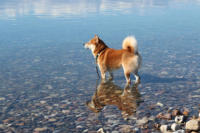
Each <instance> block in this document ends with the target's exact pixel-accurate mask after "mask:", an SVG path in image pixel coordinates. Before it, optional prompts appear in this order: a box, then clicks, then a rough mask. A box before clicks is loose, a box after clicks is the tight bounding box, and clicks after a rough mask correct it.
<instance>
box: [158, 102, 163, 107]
mask: <svg viewBox="0 0 200 133" xmlns="http://www.w3.org/2000/svg"><path fill="white" fill-rule="evenodd" d="M156 105H157V106H160V107H163V106H164V105H163V104H162V103H161V102H157V103H156Z"/></svg>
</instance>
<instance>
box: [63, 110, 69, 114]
mask: <svg viewBox="0 0 200 133" xmlns="http://www.w3.org/2000/svg"><path fill="white" fill-rule="evenodd" d="M62 113H64V114H68V113H70V110H62Z"/></svg>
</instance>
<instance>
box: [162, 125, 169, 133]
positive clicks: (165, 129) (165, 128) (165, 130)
mask: <svg viewBox="0 0 200 133" xmlns="http://www.w3.org/2000/svg"><path fill="white" fill-rule="evenodd" d="M167 130H168V126H167V125H161V126H160V131H161V132H162V133H166V132H167Z"/></svg>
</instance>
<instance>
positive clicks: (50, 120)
mask: <svg viewBox="0 0 200 133" xmlns="http://www.w3.org/2000/svg"><path fill="white" fill-rule="evenodd" d="M48 121H49V122H55V121H56V119H55V118H51V119H49V120H48Z"/></svg>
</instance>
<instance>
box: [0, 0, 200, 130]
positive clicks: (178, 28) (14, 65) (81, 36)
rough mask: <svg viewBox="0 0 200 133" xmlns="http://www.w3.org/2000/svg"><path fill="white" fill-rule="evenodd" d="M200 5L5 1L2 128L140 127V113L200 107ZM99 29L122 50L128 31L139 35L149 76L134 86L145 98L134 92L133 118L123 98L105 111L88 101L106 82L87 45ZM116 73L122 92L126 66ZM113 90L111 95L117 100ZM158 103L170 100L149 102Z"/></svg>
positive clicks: (0, 15)
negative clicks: (126, 114)
mask: <svg viewBox="0 0 200 133" xmlns="http://www.w3.org/2000/svg"><path fill="white" fill-rule="evenodd" d="M199 12H200V2H199V1H198V0H195V1H189V0H184V1H176V0H166V1H162V0H142V1H139V0H134V1H129V0H125V1H120V0H101V1H96V0H93V1H89V0H84V1H81V0H75V1H70V0H59V1H53V0H42V1H41V0H29V1H27V0H18V1H17V0H3V1H0V131H1V132H8V131H13V132H33V131H37V130H39V129H38V128H42V129H43V131H44V132H88V131H97V130H98V129H99V128H103V129H104V130H105V131H109V132H111V131H121V130H123V127H124V126H125V127H127V126H130V127H131V129H135V128H136V127H138V126H137V123H136V120H137V119H140V118H142V117H144V116H148V117H149V116H155V115H156V114H157V113H159V112H162V111H165V110H167V109H168V108H170V107H172V108H180V109H182V108H183V107H186V108H188V109H189V110H190V112H191V113H190V115H195V114H197V110H198V106H199V105H198V104H199V100H200V64H199V59H200V52H199V51H200V45H199V44H200V32H199V31H200V27H199V24H200V15H199ZM95 34H97V35H99V36H100V38H101V39H103V40H104V41H105V43H106V44H107V45H108V46H110V47H112V48H116V49H120V48H121V43H122V41H123V39H124V38H125V37H126V36H128V35H134V36H135V37H136V39H137V40H138V45H139V51H140V53H141V55H142V58H143V65H142V69H141V71H140V72H139V74H140V75H141V78H142V79H141V84H140V85H139V86H138V91H133V92H134V94H138V95H140V96H141V97H140V101H142V102H139V104H138V103H137V104H136V102H135V100H134V98H135V95H132V93H131V94H129V93H127V94H129V95H130V96H131V98H132V99H131V98H130V99H131V101H132V102H131V101H130V99H129V101H128V102H129V103H134V104H130V105H135V106H130V108H132V110H133V111H135V112H134V113H132V116H131V117H130V118H129V120H127V119H124V117H123V111H122V109H120V107H119V106H118V105H116V104H106V106H104V109H103V110H101V111H100V112H99V113H98V114H96V113H94V112H93V111H91V110H90V108H88V106H87V105H86V102H87V101H90V100H91V99H92V97H93V96H94V94H95V92H96V86H101V84H100V82H98V84H96V79H97V75H96V70H95V64H94V59H93V57H92V54H91V52H90V51H88V50H85V49H84V48H83V46H82V44H83V43H84V42H86V41H88V40H89V39H91V38H92V37H93V36H94V35H95ZM114 77H115V79H114V81H113V83H112V85H110V88H112V89H111V91H114V92H115V91H116V93H117V94H118V93H119V95H121V94H122V93H123V92H124V91H126V89H125V88H126V87H125V78H124V75H123V71H122V70H119V71H116V72H115V73H114ZM132 79H133V80H134V77H132ZM113 86H114V88H113ZM116 87H117V89H116ZM108 88H109V87H108ZM113 89H114V90H113ZM114 94H115V93H114ZM110 95H111V96H110ZM119 95H117V97H118V96H119ZM112 96H113V94H112V93H111V94H110V93H106V98H105V99H108V100H109V97H110V98H111V99H110V103H115V101H112ZM136 99H137V98H136ZM113 100H114V99H113ZM157 103H162V104H163V106H162V107H156V108H155V109H153V110H150V109H149V107H150V106H152V105H155V104H157ZM133 107H134V108H133ZM148 126H149V127H148V128H147V129H148V130H153V131H154V130H155V129H154V128H153V126H152V125H148ZM42 129H41V130H42ZM147 129H142V130H147Z"/></svg>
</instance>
